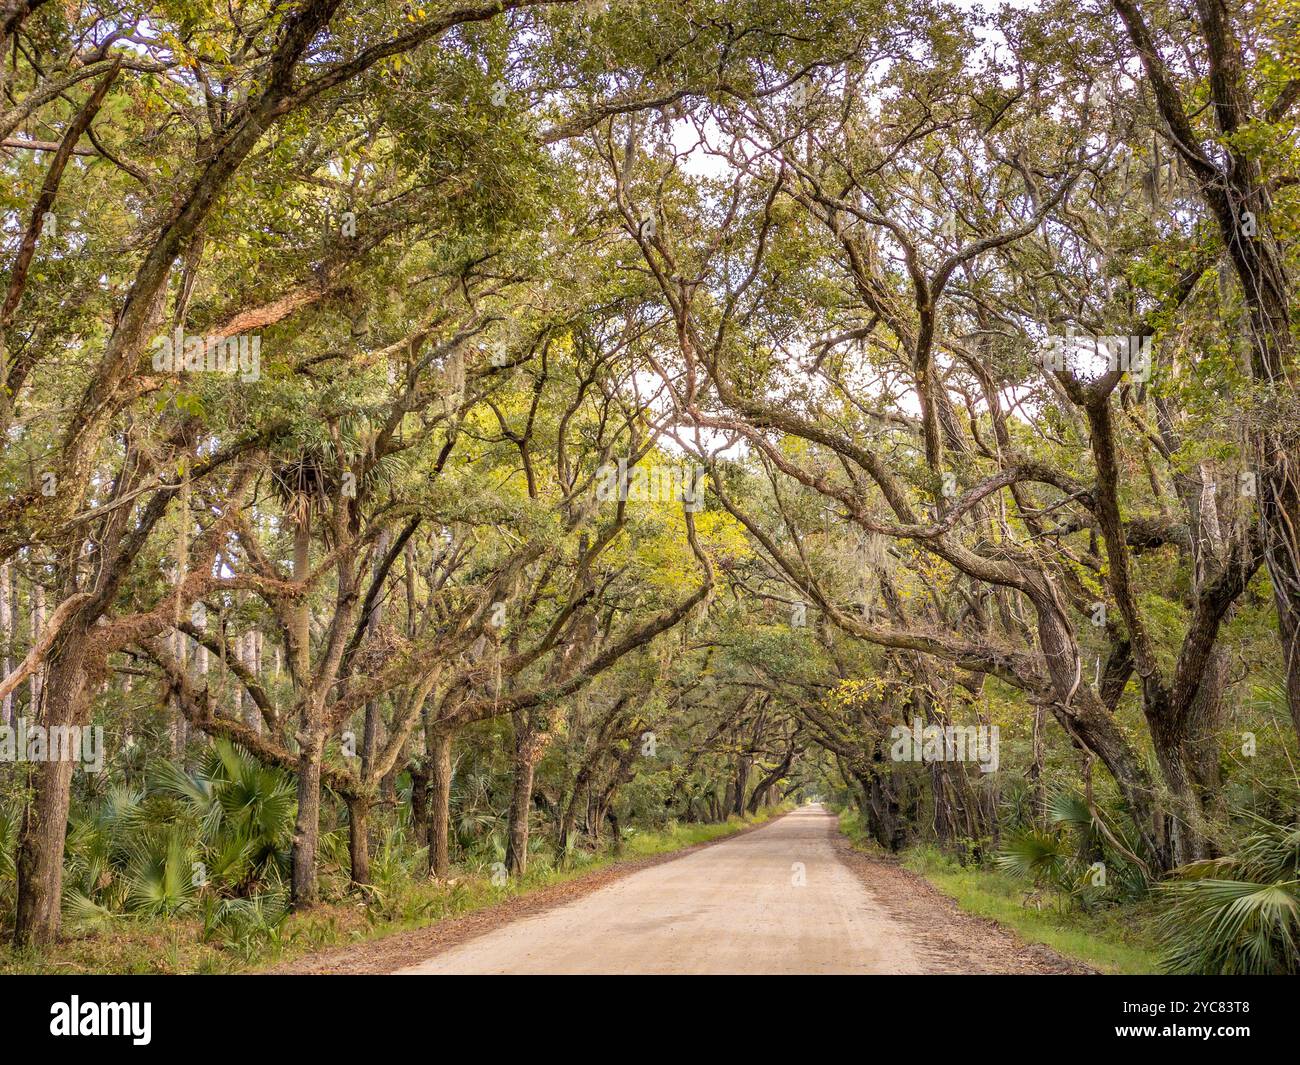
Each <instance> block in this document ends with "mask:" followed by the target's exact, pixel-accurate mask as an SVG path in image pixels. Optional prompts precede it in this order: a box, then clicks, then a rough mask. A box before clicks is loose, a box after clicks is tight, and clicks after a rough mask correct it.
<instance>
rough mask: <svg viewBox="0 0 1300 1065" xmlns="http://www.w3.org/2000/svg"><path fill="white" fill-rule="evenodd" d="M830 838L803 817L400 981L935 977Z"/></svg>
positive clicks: (508, 930)
mask: <svg viewBox="0 0 1300 1065" xmlns="http://www.w3.org/2000/svg"><path fill="white" fill-rule="evenodd" d="M835 831H836V829H835V819H834V817H832V816H831V815H830V814H828V813H826V812H825V811H824V810H822V809H821V808H820V807H816V806H805V807H803V808H801V809H800V810H798V811H796V812H795V813H792V814H789V815H787V816H786V817H783V818H781V819H780V820H778V821H775V822H773V823H772V824H770V825H766V826H764V827H763V828H761V829H758V830H757V831H754V832H749V833H746V834H745V835H742V836H739V837H737V838H735V839H729V840H724V841H723V842H721V843H717V844H715V845H713V846H711V847H707V848H705V849H703V850H699V851H695V852H694V853H691V854H687V855H685V856H683V857H681V858H678V859H676V860H674V861H670V862H665V863H664V864H662V865H657V866H654V867H652V868H649V869H644V870H641V871H640V872H636V873H633V874H631V875H629V876H626V877H624V878H623V879H621V880H618V881H616V882H615V883H613V884H611V885H609V886H608V887H604V888H601V889H600V890H598V891H595V892H593V893H592V894H590V895H587V896H585V897H584V898H581V899H578V900H577V901H575V902H572V903H569V904H568V905H565V906H561V907H559V908H557V909H554V910H550V911H548V912H545V913H542V914H539V915H537V916H534V917H529V918H525V919H524V920H520V921H515V922H513V923H511V924H508V925H505V926H504V927H501V928H498V929H496V930H495V931H492V932H489V933H488V934H486V935H483V936H480V937H478V938H477V939H473V940H471V941H470V942H468V943H464V944H461V945H460V946H458V947H455V948H453V949H451V950H447V951H444V952H443V953H441V954H439V955H438V956H436V957H434V958H431V959H429V960H428V961H425V962H421V963H420V964H418V965H413V966H410V967H408V968H404V969H401V970H399V972H401V973H403V974H419V973H919V972H926V971H932V969H931V966H929V965H927V963H926V962H925V961H924V960H923V955H922V952H920V951H918V950H917V948H916V946H915V943H916V936H915V934H914V932H913V930H912V929H910V928H909V927H908V926H907V925H905V924H902V923H900V922H899V921H898V920H896V919H895V918H894V917H892V916H890V914H889V913H888V912H886V910H885V909H884V908H883V907H882V906H881V905H880V904H879V903H878V902H877V900H876V899H875V898H874V897H873V896H872V895H871V894H870V892H869V891H868V890H867V888H866V887H865V886H864V885H863V883H862V881H861V879H860V878H859V877H858V876H856V875H854V873H853V872H852V871H851V870H850V869H848V868H847V867H846V866H845V865H844V864H843V863H842V862H841V861H840V860H839V858H838V857H837V856H836V851H835V848H834V847H833V846H832V843H831V840H832V833H834V832H835ZM800 881H802V883H800Z"/></svg>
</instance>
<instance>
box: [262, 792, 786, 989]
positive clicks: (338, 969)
mask: <svg viewBox="0 0 1300 1065" xmlns="http://www.w3.org/2000/svg"><path fill="white" fill-rule="evenodd" d="M792 812H793V811H791V810H787V811H785V812H784V813H781V814H777V815H776V816H775V817H771V818H769V819H768V820H766V821H762V822H760V823H758V824H753V825H745V826H744V827H742V828H738V829H736V831H734V832H728V833H727V834H726V835H723V836H718V837H717V838H716V839H707V840H703V841H702V842H700V843H692V844H690V845H688V846H686V847H682V848H681V849H679V850H671V851H664V852H663V853H661V854H650V855H646V856H645V857H642V858H627V859H623V860H620V861H614V862H611V863H610V864H608V865H603V866H601V867H600V868H598V869H593V870H591V871H590V872H588V873H583V874H582V875H580V876H576V877H574V878H573V879H572V880H566V881H565V882H564V883H562V884H552V885H550V886H549V887H543V888H539V889H538V890H536V891H529V892H525V893H524V894H521V895H513V896H511V897H510V898H507V899H503V900H502V901H501V902H499V903H495V904H493V905H491V906H485V907H483V908H482V909H479V910H474V911H473V912H472V913H466V914H462V915H460V916H458V917H450V918H446V919H443V920H440V921H433V922H430V923H429V924H426V925H422V926H420V927H419V928H412V929H407V930H405V931H395V932H391V933H388V934H387V935H382V936H376V937H375V938H373V939H365V940H361V941H360V942H356V943H347V944H340V945H338V946H333V947H327V948H325V949H323V950H317V951H312V952H310V953H308V954H303V955H300V956H298V957H296V958H293V959H290V960H288V961H284V962H277V963H275V964H273V965H270V966H267V967H265V968H261V969H254V970H250V971H249V973H247V974H246V975H254V976H357V975H387V974H391V973H394V972H396V971H397V970H398V969H402V968H406V967H407V966H410V965H415V964H417V963H419V962H422V961H428V960H429V959H430V958H436V957H437V956H438V955H439V954H442V953H443V952H445V951H448V950H451V949H452V948H454V947H459V946H462V945H463V944H465V943H469V942H471V941H472V940H475V939H478V938H479V937H480V936H484V935H487V934H488V933H490V932H494V931H496V930H497V929H498V928H502V927H504V926H505V925H508V924H513V923H514V922H515V921H520V920H523V919H525V918H528V917H536V916H538V915H540V914H543V913H546V912H547V911H549V910H554V909H558V908H559V907H561V906H567V905H568V904H569V903H571V902H576V901H577V900H579V899H582V898H585V897H586V896H588V895H591V894H594V893H595V892H597V891H599V890H600V889H601V888H604V887H608V886H609V885H610V884H613V883H615V882H617V881H619V880H622V879H623V878H624V877H626V876H630V875H632V874H633V873H638V872H640V871H641V870H643V869H650V868H653V867H654V866H656V865H663V864H664V863H665V862H671V861H676V860H677V859H678V858H684V857H686V856H687V855H688V854H694V853H695V852H697V851H700V850H704V849H706V848H708V847H716V846H718V845H719V844H721V843H726V842H727V841H729V840H733V839H739V838H740V837H741V836H747V835H749V834H750V833H751V832H759V831H762V830H763V829H765V828H768V827H770V826H771V825H775V824H776V823H777V822H778V821H781V820H782V819H783V818H785V817H788V816H789V815H790V814H791V813H792Z"/></svg>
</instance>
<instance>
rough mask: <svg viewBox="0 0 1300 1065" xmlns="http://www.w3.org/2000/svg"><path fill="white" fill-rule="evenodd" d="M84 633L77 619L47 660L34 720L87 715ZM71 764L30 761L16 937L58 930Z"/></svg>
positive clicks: (24, 940)
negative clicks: (43, 688)
mask: <svg viewBox="0 0 1300 1065" xmlns="http://www.w3.org/2000/svg"><path fill="white" fill-rule="evenodd" d="M87 636H88V634H87V633H86V631H85V629H84V628H82V627H81V626H79V625H77V624H76V623H75V622H74V624H73V626H72V627H70V630H69V632H68V633H67V640H66V642H64V643H63V644H62V645H61V649H60V650H59V651H57V652H56V653H55V656H54V657H53V658H52V659H51V660H50V662H49V665H48V669H47V672H46V683H47V685H48V690H47V692H46V698H45V699H43V700H42V702H41V707H40V712H39V714H38V715H37V722H38V723H39V724H41V725H43V726H44V727H46V728H47V729H48V728H50V727H52V726H66V725H78V726H80V725H85V724H86V723H87V722H88V721H89V719H90V695H91V690H92V687H91V683H90V679H89V677H88V676H87V671H86V662H85V659H84V653H85V652H84V645H85V640H86V639H87ZM73 768H74V764H73V762H72V761H71V760H68V759H59V760H57V761H56V760H47V761H43V762H35V763H31V765H30V768H29V787H30V788H31V798H30V800H29V801H28V803H27V804H26V806H25V807H24V809H23V819H22V825H21V828H20V829H19V835H18V906H17V914H16V919H15V928H14V942H15V943H16V944H17V945H18V946H20V947H26V946H45V945H47V944H49V943H52V942H53V941H54V940H55V938H56V937H57V936H58V934H59V926H60V918H61V908H62V903H63V848H64V842H65V840H66V839H67V830H68V806H69V803H70V801H71V787H72V772H73Z"/></svg>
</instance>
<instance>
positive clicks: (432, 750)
mask: <svg viewBox="0 0 1300 1065" xmlns="http://www.w3.org/2000/svg"><path fill="white" fill-rule="evenodd" d="M429 800H430V801H429V873H430V875H431V876H434V877H437V879H439V880H446V879H447V878H448V877H449V876H450V875H451V855H450V853H449V849H448V835H449V832H448V830H449V828H450V826H451V733H450V732H445V731H442V730H439V731H437V732H434V733H433V735H431V736H430V737H429Z"/></svg>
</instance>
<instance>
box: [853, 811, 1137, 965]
mask: <svg viewBox="0 0 1300 1065" xmlns="http://www.w3.org/2000/svg"><path fill="white" fill-rule="evenodd" d="M840 831H841V832H843V833H844V835H845V836H847V837H848V839H849V840H850V842H851V843H852V844H853V845H854V846H855V847H857V848H859V849H861V850H868V851H873V852H876V853H879V854H881V855H884V853H885V852H884V851H883V850H881V849H880V848H879V847H878V846H877V845H876V844H875V842H874V841H872V840H871V839H870V837H869V836H868V835H867V832H866V830H865V828H864V827H863V825H862V823H861V819H860V818H859V817H858V816H857V814H856V813H855V812H852V811H848V810H846V811H844V812H843V813H841V814H840ZM901 857H902V864H903V866H904V868H906V869H909V870H911V871H912V872H914V873H917V874H918V875H920V876H923V877H925V879H926V880H928V881H929V882H930V883H931V884H933V885H934V886H935V887H936V888H938V889H939V890H940V891H941V892H943V894H945V895H947V896H948V897H949V898H951V899H952V900H953V901H954V902H956V904H957V905H958V906H959V907H961V909H963V910H964V911H965V912H967V913H970V914H974V915H975V916H977V917H986V918H989V919H990V920H993V921H996V922H997V923H998V924H1000V925H1002V926H1004V927H1006V928H1010V929H1012V930H1013V931H1014V932H1016V934H1017V935H1019V936H1020V938H1021V939H1023V940H1025V941H1026V942H1028V943H1041V944H1043V945H1045V946H1048V947H1051V949H1052V950H1054V951H1056V952H1057V953H1058V954H1062V955H1064V956H1066V957H1068V958H1073V959H1075V960H1076V961H1081V962H1083V963H1084V964H1086V965H1090V966H1092V967H1093V968H1095V969H1099V970H1101V971H1102V972H1104V973H1112V974H1145V973H1156V972H1158V971H1159V968H1158V962H1159V953H1160V948H1159V945H1158V943H1157V939H1156V934H1155V930H1154V925H1155V922H1156V919H1157V908H1156V904H1155V903H1152V902H1142V903H1134V904H1130V905H1126V906H1111V907H1106V908H1104V909H1098V910H1095V911H1093V912H1091V913H1087V912H1084V911H1082V910H1079V909H1069V908H1067V907H1068V902H1065V901H1062V900H1053V899H1051V898H1048V899H1045V900H1043V901H1042V902H1041V903H1040V905H1041V908H1035V907H1034V906H1030V905H1027V903H1026V898H1027V897H1030V893H1029V892H1028V891H1027V890H1026V885H1025V884H1024V883H1023V882H1021V881H1019V880H1017V879H1015V878H1013V877H1011V876H1008V875H1007V874H1006V873H1004V872H1002V871H1001V870H999V869H993V868H989V867H987V866H963V865H961V864H960V863H959V862H957V861H956V860H955V859H953V858H952V857H950V856H949V855H946V854H944V853H943V852H942V851H940V850H938V849H937V848H935V847H933V846H925V845H923V846H917V847H912V848H910V849H909V850H907V851H905V852H904V853H903V854H902V856H901Z"/></svg>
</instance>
